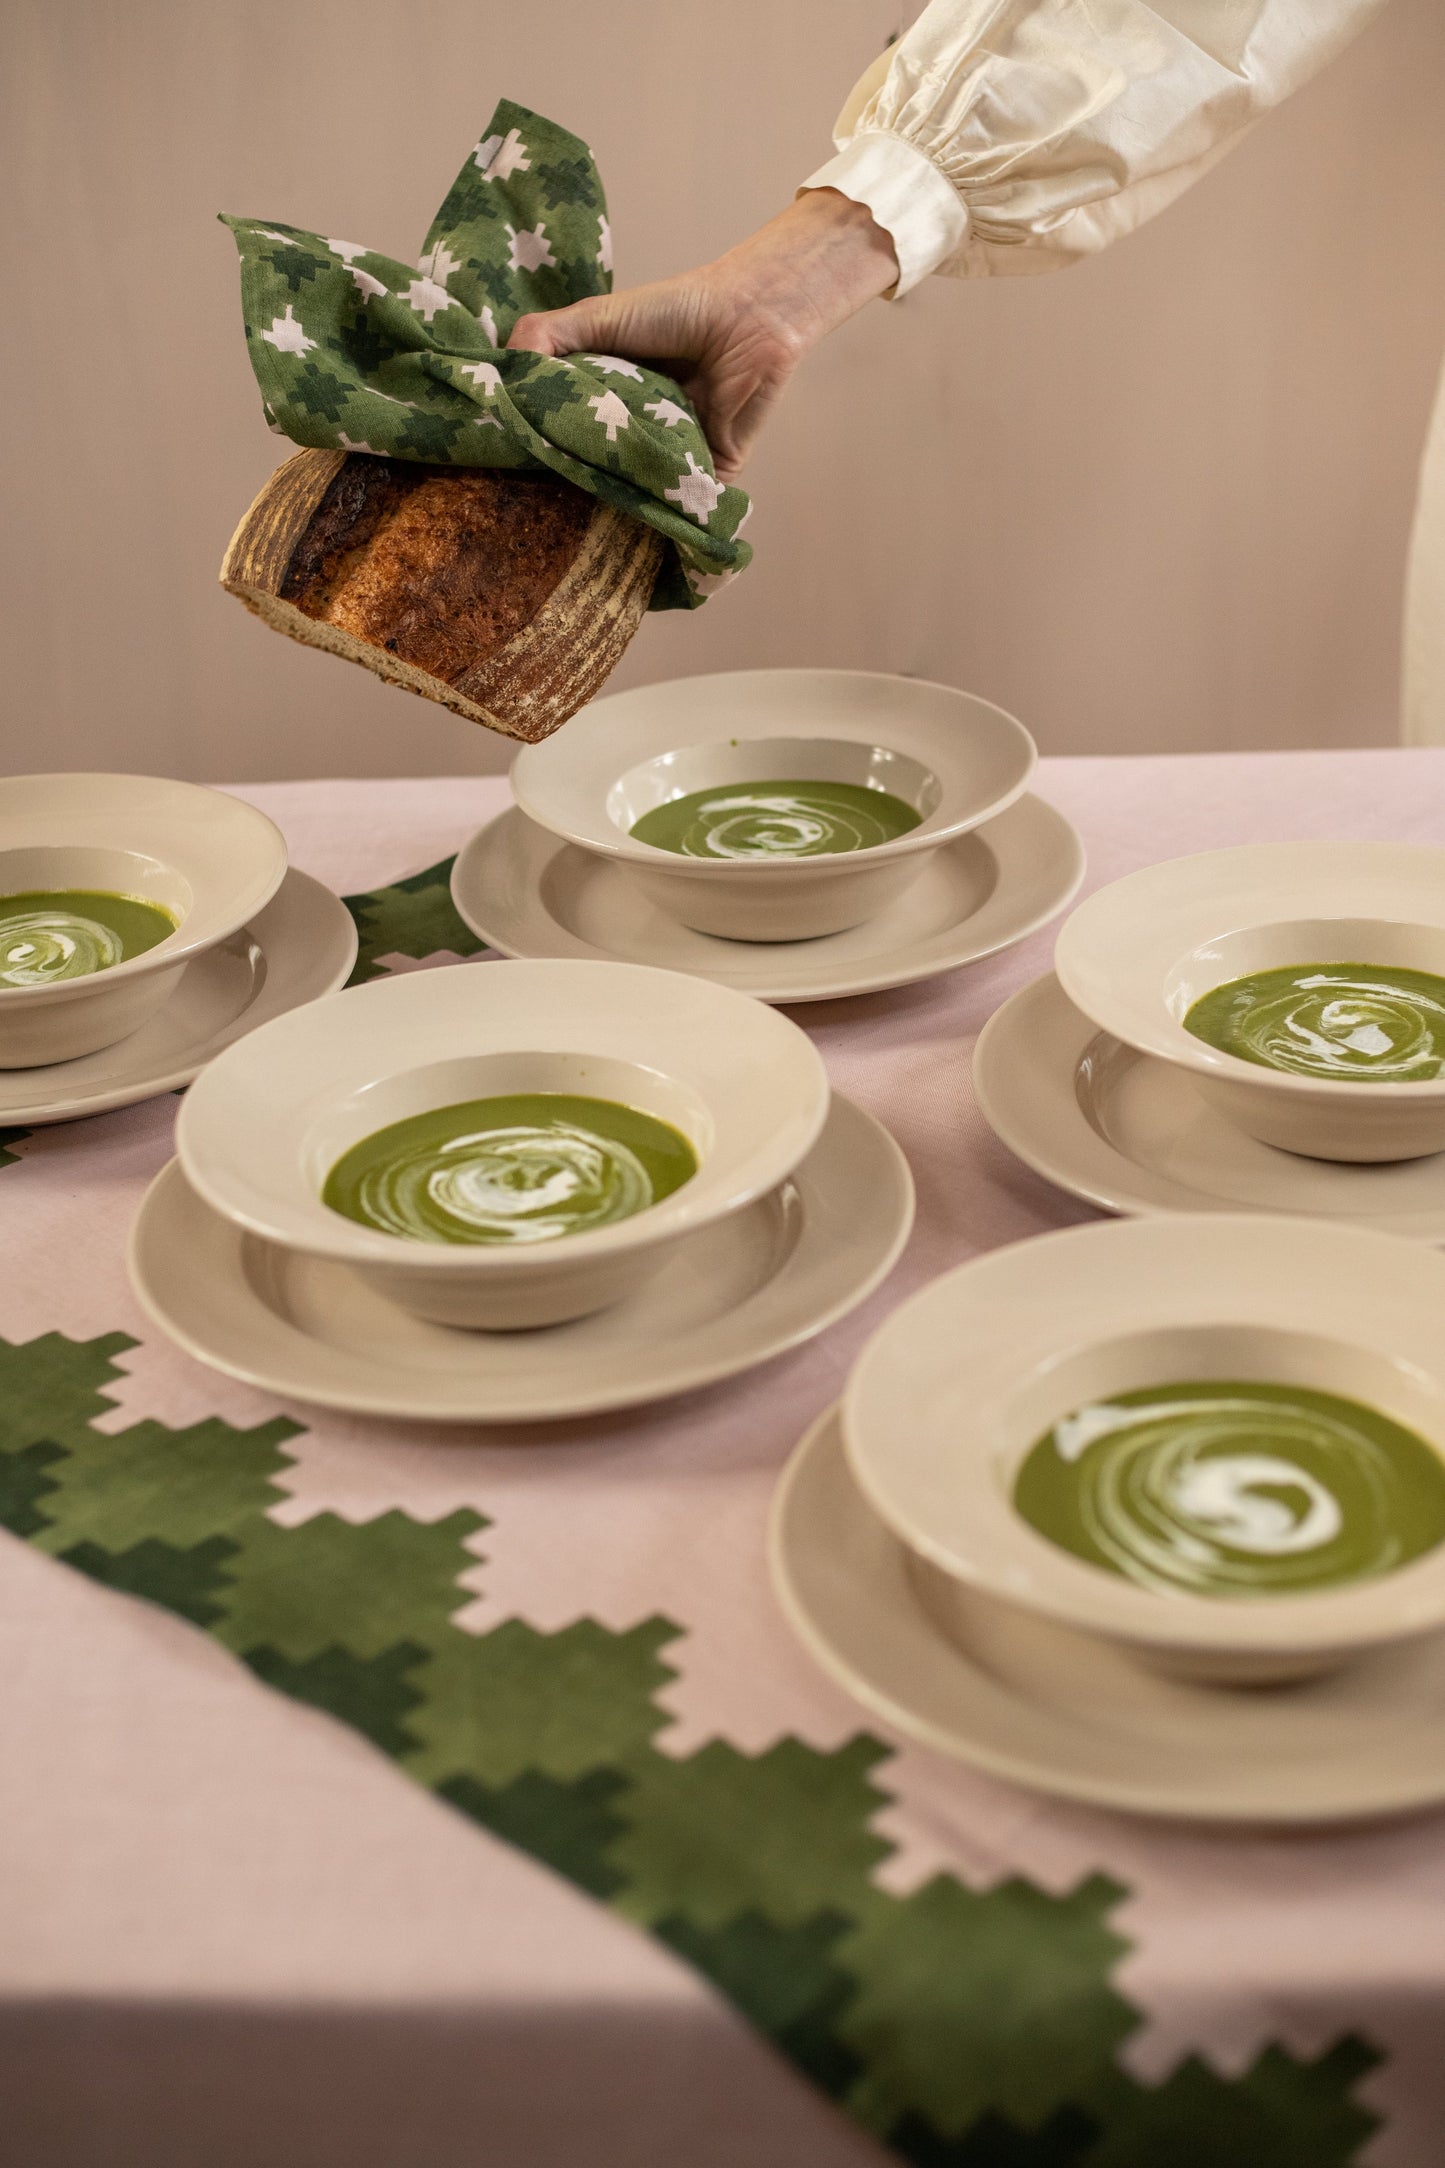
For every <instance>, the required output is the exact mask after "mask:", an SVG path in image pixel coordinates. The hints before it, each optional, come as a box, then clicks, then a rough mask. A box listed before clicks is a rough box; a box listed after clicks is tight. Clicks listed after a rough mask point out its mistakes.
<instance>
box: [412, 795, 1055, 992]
mask: <svg viewBox="0 0 1445 2168" xmlns="http://www.w3.org/2000/svg"><path fill="white" fill-rule="evenodd" d="M1025 809H1031V810H1033V811H1034V812H1035V813H1038V812H1042V813H1043V814H1044V815H1045V817H1046V818H1048V819H1051V820H1053V821H1055V822H1057V823H1058V827H1059V831H1060V842H1061V843H1062V845H1063V846H1064V849H1065V852H1066V854H1067V856H1066V859H1065V860H1064V861H1063V863H1064V864H1066V866H1067V878H1066V879H1064V880H1061V882H1060V884H1059V885H1058V888H1057V893H1056V894H1055V895H1054V896H1053V897H1052V899H1051V900H1050V901H1049V902H1048V903H1047V905H1046V906H1044V907H1043V908H1042V909H1040V910H1039V911H1037V912H1035V913H1034V914H1032V915H1031V916H1030V917H1029V918H1028V919H1027V921H1026V922H1025V923H1023V924H1022V925H1020V926H1018V927H1016V928H1014V929H1011V930H1009V931H1008V932H1006V933H1004V934H1003V935H1002V936H1001V937H1000V938H999V939H997V940H990V941H989V942H987V943H986V944H985V945H984V946H983V947H972V948H970V949H969V950H968V951H967V953H966V954H964V955H960V956H954V957H949V958H947V959H939V958H938V957H924V958H923V959H922V960H920V961H917V962H915V963H913V964H907V963H904V962H902V961H898V962H895V963H892V964H885V965H882V966H880V967H877V968H874V969H871V970H870V969H866V968H861V967H860V970H859V972H858V973H857V974H856V975H855V976H854V977H852V978H850V979H848V980H847V981H846V982H845V983H844V984H842V985H829V986H821V987H820V986H818V985H817V984H816V983H808V982H807V981H804V982H803V983H802V984H793V985H785V986H783V987H781V988H778V987H768V988H765V989H760V988H758V987H755V986H746V985H741V984H739V983H738V981H736V980H734V979H731V978H728V979H719V980H717V981H716V982H715V983H716V984H718V985H724V986H729V987H731V988H732V989H733V990H734V991H735V992H737V993H745V994H750V995H751V996H752V997H753V999H754V1000H756V1001H766V1002H768V1003H769V1004H772V1005H777V1006H780V1007H781V1006H788V1007H793V1006H801V1005H803V1004H804V1003H808V1002H815V1001H819V1002H821V1001H850V1000H853V999H856V998H857V997H859V996H861V995H864V994H881V993H889V992H892V991H893V990H894V989H896V988H897V987H900V986H913V985H917V984H919V983H921V982H923V981H926V980H928V979H933V978H941V977H943V976H944V975H945V974H946V973H948V972H950V971H958V970H962V969H964V968H965V967H966V966H967V965H969V964H976V963H983V962H985V961H986V960H987V959H988V958H989V957H990V956H997V955H999V954H1001V953H1002V952H1003V951H1004V950H1006V949H1010V948H1014V947H1016V946H1017V944H1018V943H1019V942H1021V941H1026V940H1028V938H1029V936H1030V935H1031V934H1035V933H1037V932H1038V931H1039V929H1040V927H1042V926H1047V925H1048V924H1049V923H1050V922H1051V921H1052V920H1053V919H1055V918H1057V917H1058V915H1059V913H1060V912H1061V911H1064V910H1067V908H1068V906H1069V905H1070V904H1071V903H1072V902H1073V900H1074V898H1075V896H1077V894H1078V892H1079V890H1080V888H1081V887H1082V886H1083V883H1084V877H1085V874H1086V873H1087V870H1088V867H1087V861H1086V854H1085V850H1084V843H1083V838H1082V837H1081V836H1080V834H1079V832H1078V830H1077V829H1076V828H1075V827H1074V825H1073V822H1072V821H1070V820H1069V818H1068V816H1067V815H1066V814H1064V813H1061V812H1060V811H1059V808H1058V807H1057V806H1056V805H1055V804H1054V803H1053V801H1052V799H1049V798H1045V797H1044V796H1042V795H1041V794H1040V793H1039V792H1038V791H1034V790H1028V789H1025V790H1024V791H1022V792H1021V793H1020V795H1019V796H1018V797H1017V798H1016V799H1015V800H1014V802H1013V804H1012V805H1010V806H1008V807H1006V808H1005V809H1004V810H1003V811H1002V812H1000V813H997V814H994V815H993V816H992V817H991V818H990V819H988V820H986V821H982V822H980V823H979V825H978V826H977V827H975V828H971V829H968V830H967V831H966V832H965V833H964V834H963V835H960V836H955V837H953V838H951V839H950V840H949V841H948V842H946V843H944V844H941V845H940V846H939V850H940V854H942V853H946V852H948V851H956V850H959V849H962V848H966V847H967V846H968V845H969V844H970V843H973V842H983V843H985V844H986V843H987V842H988V838H989V830H990V829H991V828H993V827H994V826H995V825H997V824H1000V823H1002V822H1004V821H1007V820H1009V819H1010V818H1011V817H1014V816H1016V815H1018V814H1020V813H1021V812H1022V811H1024V810H1025ZM504 823H511V824H513V825H516V824H521V825H522V826H523V827H524V829H525V830H527V831H530V832H531V834H532V835H534V836H536V837H537V838H538V839H539V841H540V843H541V847H542V850H543V856H542V858H541V859H540V860H539V864H538V868H537V872H538V879H537V880H534V881H533V882H532V883H531V886H530V893H531V894H532V895H533V896H534V897H535V896H536V895H537V894H539V893H540V875H541V874H542V873H543V872H545V871H546V870H547V869H548V868H549V867H550V866H551V864H552V862H553V860H554V859H555V858H557V857H558V856H559V855H561V854H563V853H565V852H572V853H575V854H576V856H578V857H579V858H582V859H584V860H589V854H588V853H586V852H584V851H582V850H581V849H580V848H579V846H578V845H576V844H575V843H568V842H566V841H564V839H563V838H562V837H560V836H557V835H555V834H554V833H553V832H552V831H551V830H550V829H547V828H543V827H542V826H541V824H540V823H539V822H537V821H534V820H532V819H531V817H530V816H529V815H528V814H526V813H525V812H523V810H522V808H521V807H520V806H519V805H517V804H516V803H515V801H514V802H513V803H512V804H511V805H508V806H506V807H504V808H503V810H502V811H501V812H500V813H497V814H495V815H494V816H493V817H492V819H491V820H489V821H487V822H486V823H484V825H483V826H482V827H480V828H478V829H476V830H475V831H474V832H473V834H471V835H470V836H469V837H468V838H467V840H466V842H465V843H464V844H463V845H462V847H461V849H460V850H459V851H458V852H457V855H456V858H455V860H454V862H453V865H452V870H451V874H450V877H449V883H448V885H449V887H450V890H451V898H452V903H453V905H454V906H455V909H456V911H457V913H458V916H459V917H460V918H461V919H462V920H463V921H464V922H465V924H466V925H467V926H469V927H470V929H471V931H472V932H473V933H474V934H475V935H476V936H477V938H478V939H479V940H480V941H484V942H485V943H486V944H487V946H488V947H489V948H492V949H495V950H496V951H497V953H498V954H499V955H502V956H510V957H519V958H523V959H525V960H531V961H537V960H542V959H544V958H545V957H547V956H552V955H554V954H556V953H558V952H557V951H555V950H553V949H551V948H549V949H547V950H545V951H537V950H535V949H530V948H528V949H519V948H517V947H516V946H515V945H514V944H513V942H512V941H511V940H510V939H508V940H505V941H504V940H502V939H499V938H498V936H497V934H496V933H494V932H491V931H489V930H488V929H487V927H486V926H485V925H484V924H483V923H482V918H483V914H482V913H481V912H480V911H478V910H476V909H475V908H474V907H473V908H469V907H468V903H467V899H466V897H465V894H464V888H465V884H466V881H467V880H468V878H469V876H470V874H471V871H472V867H473V865H474V863H475V862H476V860H478V859H480V858H481V857H482V855H483V844H484V841H485V839H486V838H487V837H489V836H491V835H492V834H493V833H494V831H495V830H497V829H499V828H500V827H502V826H503V824H504ZM589 862H590V861H589ZM596 863H597V864H598V865H599V866H600V867H601V868H602V870H603V872H604V873H605V874H609V875H610V876H611V877H612V878H614V879H615V878H619V877H620V878H623V879H625V878H626V875H625V872H624V871H622V869H621V868H620V867H619V866H617V865H614V864H612V863H611V862H610V861H606V860H603V859H600V858H598V859H597V860H596ZM549 923H551V921H550V920H549ZM962 923H963V924H967V923H968V921H967V920H965V921H962ZM569 939H570V940H573V941H575V942H576V946H575V948H568V949H567V950H566V951H564V952H562V953H565V954H566V955H568V956H574V957H577V958H579V959H580V958H582V957H588V958H592V959H594V960H599V959H600V960H603V961H607V962H614V963H630V962H635V961H638V959H636V958H633V957H628V956H619V955H618V954H617V953H616V952H615V951H613V950H611V949H603V948H599V947H597V946H596V944H595V943H592V942H584V941H583V940H582V939H581V938H580V936H569ZM747 945H748V946H757V944H747ZM816 945H817V944H816V943H814V942H811V941H797V942H793V941H787V942H779V943H778V944H776V946H777V947H778V948H779V949H788V950H791V951H793V952H795V953H796V952H800V951H804V950H807V949H810V948H814V947H815V946H816ZM904 953H905V952H904V951H903V950H902V949H900V950H896V951H894V954H895V956H896V957H898V958H900V959H901V958H902V956H903V955H904ZM658 968H660V969H662V970H669V971H682V972H686V973H689V974H690V975H691V976H693V977H698V978H707V977H710V976H711V974H710V973H709V972H707V971H706V970H704V969H701V968H700V967H699V965H698V964H696V963H678V964H663V965H660V966H658Z"/></svg>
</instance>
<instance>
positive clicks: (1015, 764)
mask: <svg viewBox="0 0 1445 2168" xmlns="http://www.w3.org/2000/svg"><path fill="white" fill-rule="evenodd" d="M759 743H761V744H763V745H768V744H775V743H781V744H785V745H787V746H789V747H790V749H791V750H790V753H789V756H788V759H787V761H786V763H785V765H784V766H783V767H781V768H778V767H773V768H771V769H770V770H769V769H767V768H764V769H763V770H762V773H763V774H764V775H766V774H768V773H771V774H772V775H774V776H780V775H788V776H792V777H794V778H795V779H796V777H797V776H798V775H799V774H800V773H801V772H802V771H801V769H800V768H799V767H798V765H797V763H798V762H800V761H806V760H807V758H808V748H809V747H810V746H811V747H813V748H815V749H818V748H821V747H826V746H828V745H836V744H839V743H841V744H843V745H844V746H848V747H852V748H853V749H855V750H858V749H861V748H863V747H873V748H877V750H878V751H879V753H880V755H881V756H882V758H881V759H880V760H879V761H878V762H875V763H873V764H871V765H870V768H869V770H868V771H867V773H868V776H869V778H870V779H871V780H874V781H877V782H879V783H881V784H884V785H885V787H889V786H891V782H892V774H891V766H890V756H891V760H892V764H893V765H902V766H905V767H907V768H913V767H914V766H916V765H918V764H921V766H922V768H923V769H924V770H925V771H926V772H927V773H928V774H930V775H931V777H932V786H933V787H932V790H931V791H930V793H929V795H928V797H925V799H924V800H923V803H922V805H920V806H919V810H920V811H924V812H925V818H924V819H923V821H922V822H921V824H920V825H919V826H918V827H917V828H914V829H911V830H910V831H909V832H908V834H907V835H905V836H901V837H898V838H897V839H896V840H895V841H894V842H893V843H890V844H885V845H882V846H880V847H877V848H875V849H874V850H871V851H868V852H866V853H859V854H858V855H859V858H860V860H861V859H862V858H864V857H866V858H867V859H869V860H870V861H874V862H876V860H877V859H878V858H880V857H881V856H882V855H883V854H884V852H886V853H887V854H888V855H889V856H895V855H898V854H900V853H903V854H913V853H917V852H919V851H927V850H928V849H929V848H930V847H931V846H932V845H933V844H935V843H936V842H937V841H938V839H939V837H940V836H945V835H951V834H957V835H961V834H962V833H963V832H964V831H965V830H966V829H968V828H975V827H977V826H978V824H979V822H980V821H985V820H989V819H991V818H993V817H994V816H995V815H997V814H999V813H1002V812H1003V810H1004V808H1005V807H1006V806H1010V805H1012V804H1013V802H1014V800H1015V799H1016V798H1018V797H1020V796H1021V795H1022V793H1023V792H1024V790H1025V789H1027V787H1028V781H1029V777H1030V776H1031V775H1032V774H1033V771H1034V768H1035V766H1036V764H1037V761H1038V753H1037V750H1036V748H1035V745H1034V741H1033V739H1032V738H1031V737H1030V736H1029V734H1028V732H1027V731H1026V730H1025V729H1024V727H1023V724H1022V723H1020V722H1018V721H1017V720H1016V719H1015V718H1014V717H1013V716H1012V715H1008V714H1006V713H1005V712H1004V710H1003V709H1002V708H997V707H995V706H994V705H993V702H992V701H990V700H980V699H979V697H978V695H977V694H976V693H965V692H960V691H959V689H958V687H957V686H955V685H936V684H934V683H932V682H931V681H930V680H928V679H926V678H906V677H892V676H889V675H887V674H885V673H884V672H882V671H873V670H728V671H722V672H718V673H714V674H707V675H703V676H700V677H690V678H672V679H669V680H668V681H667V682H666V683H664V684H659V685H642V686H638V687H637V688H635V689H634V690H633V691H631V692H625V693H609V694H607V696H606V697H605V698H604V699H601V700H594V701H592V702H590V703H589V705H588V706H587V707H585V708H583V709H582V711H581V712H580V714H578V715H576V716H574V718H573V720H572V722H571V724H570V726H569V727H568V731H567V735H566V737H565V739H562V738H558V739H554V740H551V741H549V740H546V739H544V740H543V741H542V742H541V743H540V744H538V745H524V746H523V747H522V749H521V751H520V752H519V753H518V754H517V756H516V758H515V760H514V761H513V763H512V787H513V790H514V791H515V793H516V798H517V803H518V804H519V805H520V806H523V807H524V808H525V809H526V811H527V814H528V816H529V818H531V819H532V820H534V821H536V822H537V823H538V824H539V825H540V826H541V827H544V828H550V829H551V830H552V831H553V832H554V834H556V835H559V836H561V837H563V838H564V839H566V840H568V841H571V842H574V843H578V844H581V845H584V846H585V847H586V848H588V849H590V850H594V851H600V852H602V853H604V854H605V855H610V856H612V857H617V858H626V859H631V860H634V861H635V862H636V863H637V864H639V865H655V864H657V862H658V852H657V850H656V848H655V847H654V846H653V845H651V844H647V843H639V842H637V841H636V840H635V838H634V837H632V836H631V835H630V834H629V832H628V825H627V823H628V821H629V820H631V819H636V818H637V817H638V816H639V814H641V813H642V812H644V811H647V810H648V809H649V808H650V807H651V806H654V805H659V804H662V803H664V802H665V801H666V800H667V799H668V798H670V797H674V796H677V795H679V794H680V793H681V792H683V791H691V790H696V789H707V788H709V787H713V786H717V785H721V784H723V783H728V782H731V783H734V784H736V783H739V782H742V781H744V780H748V781H753V780H757V779H758V778H759V771H758V769H757V766H756V756H755V755H754V754H753V753H752V752H751V748H753V747H754V746H757V745H758V744H759ZM698 754H700V755H701V756H702V757H701V758H700V759H699V758H697V757H695V756H696V755H698ZM659 763H661V765H662V770H663V772H661V773H658V774H656V775H652V776H650V777H649V778H648V779H647V780H644V778H643V775H642V774H641V772H640V771H641V770H643V769H651V768H655V767H657V765H658V764H659ZM810 772H811V771H810ZM838 779H839V780H845V779H846V780H853V781H857V782H863V781H864V780H865V775H864V773H862V772H859V773H857V774H853V775H851V776H850V775H848V774H847V771H846V770H840V771H839V774H838ZM898 789H899V794H900V795H901V796H903V797H905V798H906V799H908V800H909V802H910V803H914V804H918V800H917V799H915V798H914V797H913V794H912V792H911V791H910V790H909V788H908V786H907V785H906V784H904V783H902V782H901V781H900V782H899V784H898ZM929 798H931V799H932V800H933V802H932V803H930V802H929ZM618 813H621V814H622V818H621V819H620V820H619V819H618V818H616V817H615V816H616V815H617V814H618ZM670 855H671V854H670V853H669V854H664V856H663V860H662V863H663V864H664V865H665V864H666V862H667V857H668V856H670ZM819 866H820V861H819V860H817V859H813V860H811V861H808V860H797V861H794V870H795V871H796V872H797V873H798V874H799V875H800V876H801V877H803V878H807V877H808V875H809V874H810V873H813V872H816V871H818V870H819ZM683 867H684V868H685V869H686V870H687V871H688V872H689V873H692V874H696V873H698V872H699V870H704V871H710V872H712V873H713V874H715V875H717V876H718V877H719V878H723V879H726V878H729V877H732V876H733V875H735V870H736V869H735V868H732V869H730V868H729V866H728V865H727V863H726V862H725V861H720V862H717V863H711V864H710V863H709V862H708V861H702V862H699V861H696V860H684V861H683Z"/></svg>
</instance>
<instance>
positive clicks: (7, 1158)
mask: <svg viewBox="0 0 1445 2168" xmlns="http://www.w3.org/2000/svg"><path fill="white" fill-rule="evenodd" d="M33 1135H34V1131H33V1130H30V1129H0V1167H18V1166H19V1164H20V1156H21V1155H20V1154H19V1152H12V1151H11V1150H10V1146H11V1145H12V1144H23V1143H24V1142H25V1140H26V1138H27V1137H30V1136H33Z"/></svg>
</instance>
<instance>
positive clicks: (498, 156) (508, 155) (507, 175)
mask: <svg viewBox="0 0 1445 2168" xmlns="http://www.w3.org/2000/svg"><path fill="white" fill-rule="evenodd" d="M472 158H473V160H474V161H475V163H476V164H477V165H479V166H480V167H481V169H482V179H483V180H484V181H509V180H510V179H511V177H512V175H513V174H514V173H528V172H530V171H531V166H532V161H531V159H530V158H529V157H528V156H527V147H526V145H525V144H524V143H523V141H522V138H521V136H520V135H519V134H518V133H517V130H516V129H515V128H509V129H508V130H507V132H506V134H505V135H504V136H494V135H493V136H488V137H487V138H486V139H485V141H483V142H481V143H479V144H478V145H477V147H476V149H475V150H474V151H473V152H472Z"/></svg>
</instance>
